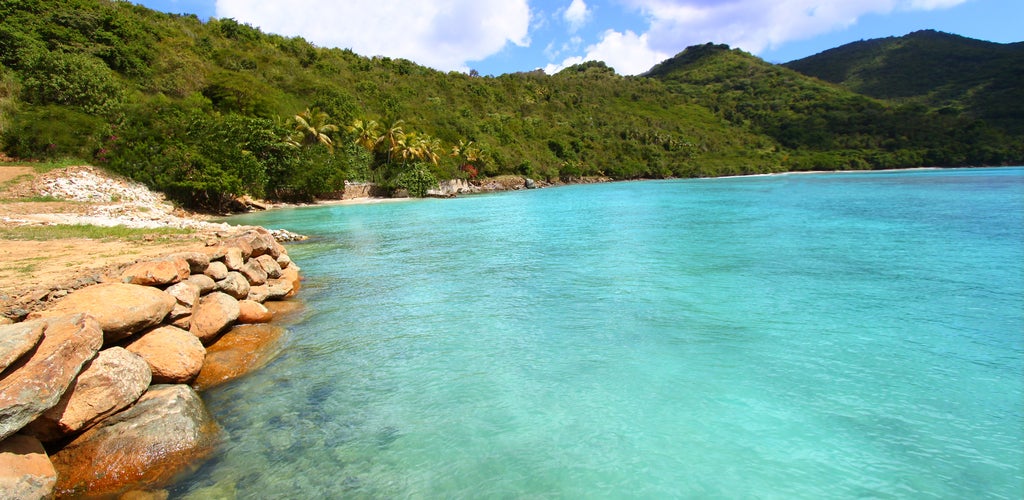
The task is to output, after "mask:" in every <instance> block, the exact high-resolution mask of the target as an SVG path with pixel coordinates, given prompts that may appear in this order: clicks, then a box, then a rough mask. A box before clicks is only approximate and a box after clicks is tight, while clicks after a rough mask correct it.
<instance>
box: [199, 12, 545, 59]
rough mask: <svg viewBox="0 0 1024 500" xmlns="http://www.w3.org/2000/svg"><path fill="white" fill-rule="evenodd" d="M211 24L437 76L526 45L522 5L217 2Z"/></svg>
mask: <svg viewBox="0 0 1024 500" xmlns="http://www.w3.org/2000/svg"><path fill="white" fill-rule="evenodd" d="M217 17H221V18H234V19H236V20H238V21H239V22H244V23H249V24H252V25H253V26H258V27H259V28H260V29H262V30H263V31H265V32H270V33H279V34H283V35H290V36H291V35H299V36H302V37H303V38H305V39H307V40H309V41H310V42H313V43H315V44H317V45H320V46H324V47H341V48H350V49H352V50H353V51H355V52H356V53H359V54H363V55H367V56H373V55H387V56H389V57H401V58H405V59H409V60H412V61H415V62H417V63H419V64H423V65H426V66H430V67H433V68H436V69H440V70H443V71H451V70H459V71H466V70H467V62H469V61H479V60H481V59H484V58H487V57H488V56H490V55H493V54H495V53H497V52H499V51H501V50H502V49H503V48H504V47H505V46H506V45H507V44H508V43H509V42H511V43H513V44H515V45H519V46H528V45H529V44H530V39H529V26H530V8H529V5H528V3H527V0H503V1H501V2H481V1H479V0H435V1H431V2H407V1H402V0H347V1H344V2H337V1H334V0H287V1H285V0H217Z"/></svg>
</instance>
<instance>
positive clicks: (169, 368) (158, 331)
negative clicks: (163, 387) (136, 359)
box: [125, 325, 206, 384]
mask: <svg viewBox="0 0 1024 500" xmlns="http://www.w3.org/2000/svg"><path fill="white" fill-rule="evenodd" d="M125 348H126V349H128V350H129V351H131V352H132V353H135V354H137V355H139V356H140V357H141V358H142V359H143V360H145V362H146V364H147V365H148V366H149V369H150V370H151V371H152V372H153V383H154V384H187V383H189V382H192V380H194V379H195V378H196V375H199V370H201V369H202V368H203V359H204V358H205V357H206V349H205V348H203V343H202V342H201V341H200V340H199V338H198V337H196V336H195V335H193V334H191V333H189V332H187V331H185V330H182V329H181V328H178V327H176V326H171V325H163V326H158V327H156V328H154V329H152V330H150V331H148V332H145V333H143V334H142V335H139V336H137V337H136V338H134V339H132V341H131V342H129V343H128V344H127V345H125Z"/></svg>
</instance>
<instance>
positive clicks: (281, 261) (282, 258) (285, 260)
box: [277, 253, 292, 269]
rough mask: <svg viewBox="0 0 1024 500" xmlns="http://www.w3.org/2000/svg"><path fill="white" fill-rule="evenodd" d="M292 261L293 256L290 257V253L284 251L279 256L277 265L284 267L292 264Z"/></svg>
mask: <svg viewBox="0 0 1024 500" xmlns="http://www.w3.org/2000/svg"><path fill="white" fill-rule="evenodd" d="M291 263H292V258H291V257H289V256H288V254H286V253H282V254H281V255H278V256H277V267H280V268H281V269H284V268H286V267H288V266H290V265H291Z"/></svg>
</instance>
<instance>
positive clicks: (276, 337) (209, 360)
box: [194, 324, 285, 390]
mask: <svg viewBox="0 0 1024 500" xmlns="http://www.w3.org/2000/svg"><path fill="white" fill-rule="evenodd" d="M284 333H285V329H284V328H282V327H280V326H277V325H267V324H260V325H238V326H235V327H234V328H232V329H231V330H229V331H228V332H227V333H225V334H224V335H223V336H221V337H220V338H219V339H217V342H215V343H214V344H213V345H210V346H209V347H207V348H206V362H205V363H204V364H203V371H201V372H199V377H198V378H196V381H195V384H194V385H195V387H196V389H198V390H206V389H209V388H211V387H214V386H217V385H220V384H223V383H225V382H228V381H230V380H234V379H236V378H238V377H241V376H242V375H245V374H246V373H250V372H252V371H254V370H257V369H259V368H261V367H263V366H264V365H266V364H267V363H268V362H269V361H270V360H272V359H274V357H275V356H277V354H278V353H280V352H281V346H282V340H283V338H284Z"/></svg>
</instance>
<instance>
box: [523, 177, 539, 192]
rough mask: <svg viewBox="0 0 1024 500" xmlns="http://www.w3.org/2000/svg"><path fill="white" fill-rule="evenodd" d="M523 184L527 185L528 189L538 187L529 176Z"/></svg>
mask: <svg viewBox="0 0 1024 500" xmlns="http://www.w3.org/2000/svg"><path fill="white" fill-rule="evenodd" d="M523 185H525V186H526V189H537V183H536V182H535V181H534V180H533V179H531V178H529V177H527V178H525V179H524V180H523Z"/></svg>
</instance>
